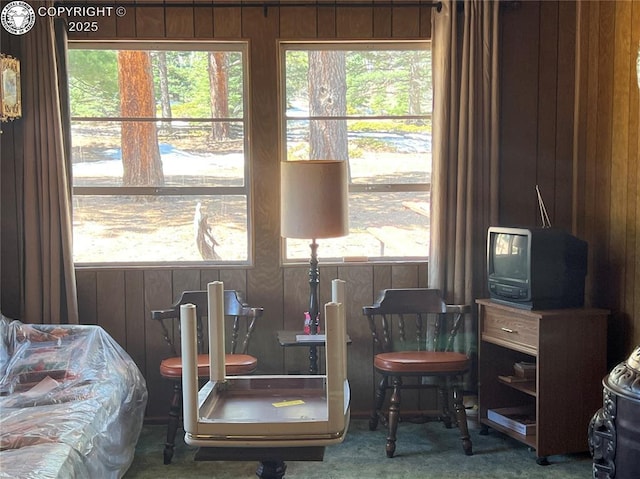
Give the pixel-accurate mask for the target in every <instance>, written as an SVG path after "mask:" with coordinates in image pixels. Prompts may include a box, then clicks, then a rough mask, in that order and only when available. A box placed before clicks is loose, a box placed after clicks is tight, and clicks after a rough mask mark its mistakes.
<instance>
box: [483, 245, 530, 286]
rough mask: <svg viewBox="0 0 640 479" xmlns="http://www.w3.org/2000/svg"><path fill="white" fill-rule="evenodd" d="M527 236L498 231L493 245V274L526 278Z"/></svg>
mask: <svg viewBox="0 0 640 479" xmlns="http://www.w3.org/2000/svg"><path fill="white" fill-rule="evenodd" d="M527 244H528V238H527V237H526V236H524V235H518V234H507V233H498V234H496V236H495V238H494V241H493V245H492V246H491V247H492V248H493V274H494V275H496V276H500V277H503V278H512V279H521V280H526V279H527V270H528V267H527V264H528V253H527V250H528V247H527Z"/></svg>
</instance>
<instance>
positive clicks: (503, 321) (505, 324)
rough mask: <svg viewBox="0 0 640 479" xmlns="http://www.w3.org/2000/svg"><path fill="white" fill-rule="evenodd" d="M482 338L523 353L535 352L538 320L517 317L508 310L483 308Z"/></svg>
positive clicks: (536, 349) (536, 348)
mask: <svg viewBox="0 0 640 479" xmlns="http://www.w3.org/2000/svg"><path fill="white" fill-rule="evenodd" d="M482 339H483V340H484V341H489V342H492V343H496V344H501V345H505V346H507V347H511V348H514V349H517V350H520V351H523V352H525V353H529V354H536V353H537V351H538V320H537V319H536V318H527V317H518V316H517V315H513V314H512V313H510V312H508V311H501V310H497V309H491V310H489V309H485V311H484V317H483V321H482Z"/></svg>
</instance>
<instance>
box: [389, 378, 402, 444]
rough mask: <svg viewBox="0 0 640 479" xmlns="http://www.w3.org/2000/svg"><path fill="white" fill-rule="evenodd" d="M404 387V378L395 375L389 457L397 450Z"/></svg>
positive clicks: (390, 421)
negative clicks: (401, 396)
mask: <svg viewBox="0 0 640 479" xmlns="http://www.w3.org/2000/svg"><path fill="white" fill-rule="evenodd" d="M401 388H402V378H401V377H399V376H394V378H393V392H392V393H391V400H390V403H389V434H388V436H387V447H386V449H387V457H393V455H394V454H395V452H396V434H397V432H398V422H399V421H400V389H401Z"/></svg>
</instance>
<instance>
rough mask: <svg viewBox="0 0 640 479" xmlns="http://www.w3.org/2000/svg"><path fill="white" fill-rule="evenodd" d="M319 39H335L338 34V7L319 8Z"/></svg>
mask: <svg viewBox="0 0 640 479" xmlns="http://www.w3.org/2000/svg"><path fill="white" fill-rule="evenodd" d="M317 30H318V38H334V37H335V36H336V35H337V34H338V27H337V25H336V7H329V6H324V5H323V6H321V7H318V26H317Z"/></svg>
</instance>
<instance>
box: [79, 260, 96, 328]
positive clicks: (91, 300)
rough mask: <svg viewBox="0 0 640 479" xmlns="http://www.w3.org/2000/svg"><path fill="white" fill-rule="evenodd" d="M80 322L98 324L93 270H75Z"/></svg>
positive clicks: (94, 273)
mask: <svg viewBox="0 0 640 479" xmlns="http://www.w3.org/2000/svg"><path fill="white" fill-rule="evenodd" d="M76 289H77V291H78V315H79V318H80V324H98V318H97V314H98V312H97V304H98V299H97V279H96V272H95V271H83V270H77V271H76Z"/></svg>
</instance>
